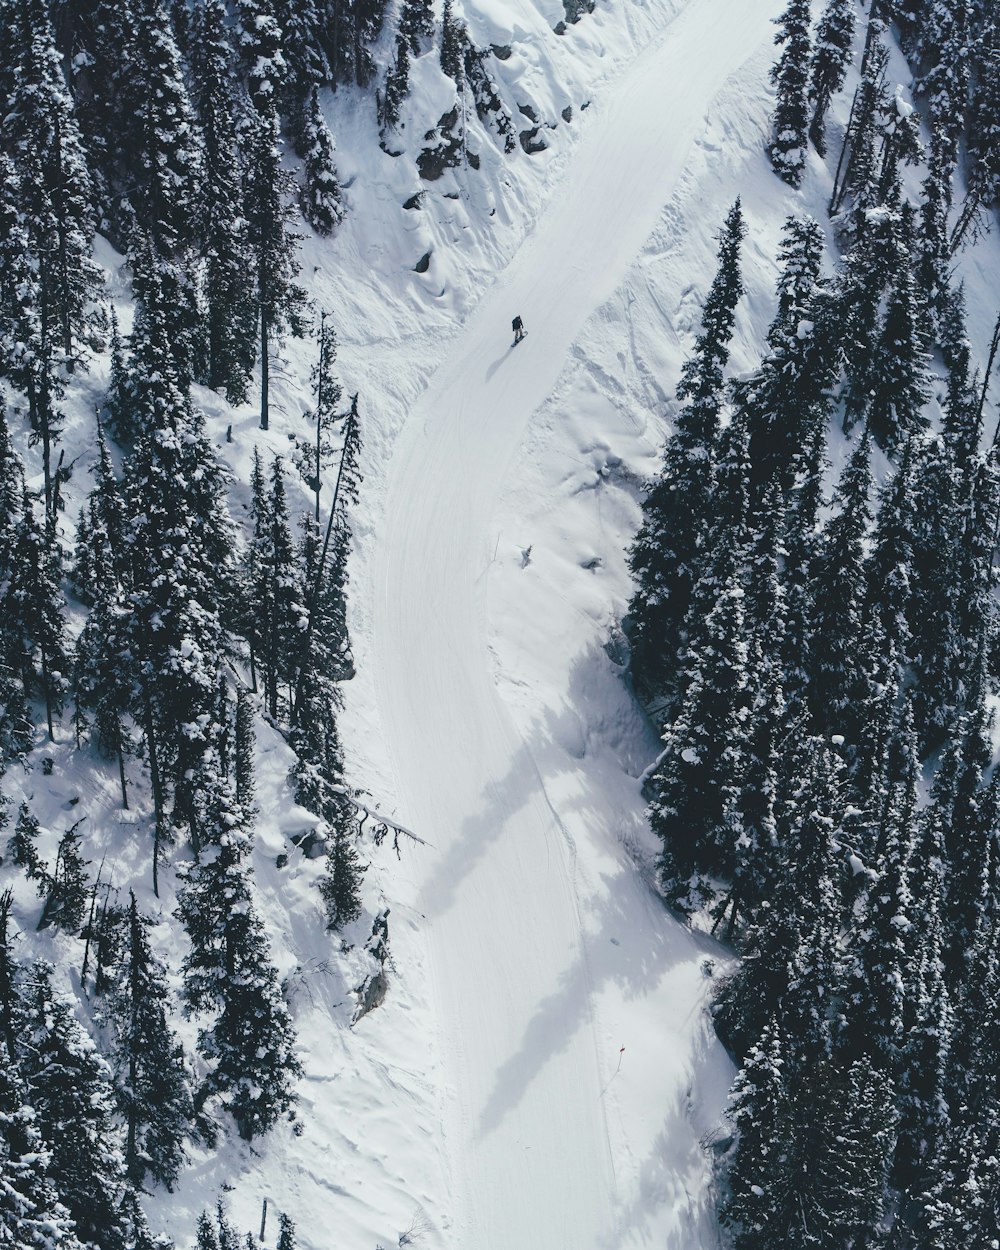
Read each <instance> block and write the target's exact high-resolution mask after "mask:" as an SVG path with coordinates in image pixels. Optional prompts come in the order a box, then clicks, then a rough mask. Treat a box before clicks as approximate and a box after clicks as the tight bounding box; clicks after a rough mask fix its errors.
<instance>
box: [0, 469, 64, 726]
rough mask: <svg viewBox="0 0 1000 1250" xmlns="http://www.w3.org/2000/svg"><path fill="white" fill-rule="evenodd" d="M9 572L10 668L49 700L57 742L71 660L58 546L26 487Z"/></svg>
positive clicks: (5, 600) (0, 593)
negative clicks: (57, 719)
mask: <svg viewBox="0 0 1000 1250" xmlns="http://www.w3.org/2000/svg"><path fill="white" fill-rule="evenodd" d="M12 537H13V540H14V543H13V551H12V552H11V560H12V567H11V576H10V579H9V581H8V582H7V584H6V586H4V585H3V584H2V583H0V604H2V607H3V611H4V614H5V616H6V622H5V629H4V633H5V635H6V645H7V648H8V651H7V657H8V662H9V663H10V665H11V667H12V668H14V669H15V670H16V671H17V672H18V673H19V675H20V678H21V683H22V686H23V689H24V691H25V694H27V695H31V694H32V693H34V692H36V691H37V692H38V693H39V694H40V695H41V696H42V698H43V699H44V700H45V717H46V722H47V725H48V735H49V741H50V742H52V741H55V729H54V716H55V714H56V713H57V712H60V711H61V710H62V703H63V695H64V693H65V689H66V674H67V673H68V671H69V660H68V657H67V654H66V641H65V621H64V607H65V601H64V599H63V594H62V586H61V569H60V566H59V556H60V551H59V548H58V545H57V544H56V543H55V542H53V541H52V539H51V537H50V535H49V533H48V532H47V531H46V530H45V529H43V528H42V526H41V525H40V524H39V522H38V520H37V518H36V516H35V509H34V501H33V499H32V497H31V495H30V494H29V493H28V491H27V490H25V491H24V495H23V498H22V500H21V507H20V516H19V518H18V521H17V524H16V527H15V529H14V531H13V534H12Z"/></svg>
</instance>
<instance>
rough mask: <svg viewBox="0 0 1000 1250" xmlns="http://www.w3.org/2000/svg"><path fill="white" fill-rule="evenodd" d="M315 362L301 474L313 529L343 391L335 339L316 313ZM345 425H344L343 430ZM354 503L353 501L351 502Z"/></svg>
mask: <svg viewBox="0 0 1000 1250" xmlns="http://www.w3.org/2000/svg"><path fill="white" fill-rule="evenodd" d="M316 340H317V343H316V345H317V348H318V353H317V358H316V363H315V364H314V365H313V368H312V376H311V381H312V393H313V399H314V401H315V405H316V406H315V411H314V413H313V414H311V415H310V419H311V420H313V421H314V422H315V439H314V441H313V444H312V447H311V448H310V452H309V459H308V461H307V462H306V463H308V470H307V471H305V472H304V473H303V476H304V477H305V479H306V481H307V482H308V483H309V484H310V486H311V487H312V489H313V495H314V498H315V500H316V526H317V528H318V527H319V523H320V507H319V504H320V494H321V492H322V489H323V472H324V470H325V469H326V467H327V465H328V464H329V462H330V460H331V458H332V457H333V455H334V452H335V450H336V447H335V445H334V443H333V441H332V437H331V436H332V434H333V430H334V428H335V426H336V424H337V422H338V421H339V420H340V419H341V416H342V414H341V413H340V412H338V411H337V410H338V408H339V407H340V401H341V398H342V396H343V393H344V392H343V388H342V387H341V385H340V383H339V382H338V381H337V378H336V375H335V373H334V371H333V370H334V365H335V364H336V362H337V335H336V332H335V330H334V328H333V326H332V325H331V324H330V323H329V319H328V317H327V314H326V313H325V312H321V313H320V317H319V326H318V327H317V329H316ZM346 428H347V423H345V429H346ZM355 502H356V500H355Z"/></svg>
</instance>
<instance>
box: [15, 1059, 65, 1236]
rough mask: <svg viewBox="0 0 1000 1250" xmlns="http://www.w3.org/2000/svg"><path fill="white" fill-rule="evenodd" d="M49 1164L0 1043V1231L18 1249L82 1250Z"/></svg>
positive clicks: (21, 1085)
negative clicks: (53, 1179)
mask: <svg viewBox="0 0 1000 1250" xmlns="http://www.w3.org/2000/svg"><path fill="white" fill-rule="evenodd" d="M50 1160H51V1154H50V1152H49V1150H48V1149H47V1147H46V1145H45V1143H44V1142H43V1141H42V1139H41V1136H40V1134H39V1131H38V1122H37V1117H36V1115H35V1112H34V1109H33V1108H32V1107H31V1106H30V1104H29V1103H28V1095H27V1091H26V1090H25V1087H24V1081H23V1078H22V1076H21V1073H20V1070H19V1065H18V1064H17V1062H16V1060H15V1058H14V1057H13V1056H12V1054H11V1053H10V1050H9V1047H8V1043H7V1042H6V1041H4V1040H0V1228H2V1229H3V1230H4V1241H5V1243H6V1244H8V1245H11V1246H15V1247H17V1248H18V1250H21V1248H22V1247H23V1250H82V1247H81V1245H80V1242H79V1241H78V1240H77V1237H76V1233H75V1231H74V1227H73V1221H72V1219H71V1218H70V1215H69V1212H68V1211H67V1210H66V1208H65V1207H64V1206H63V1205H62V1203H61V1202H60V1201H59V1199H58V1197H57V1194H56V1189H55V1186H54V1184H53V1182H52V1178H51V1175H50Z"/></svg>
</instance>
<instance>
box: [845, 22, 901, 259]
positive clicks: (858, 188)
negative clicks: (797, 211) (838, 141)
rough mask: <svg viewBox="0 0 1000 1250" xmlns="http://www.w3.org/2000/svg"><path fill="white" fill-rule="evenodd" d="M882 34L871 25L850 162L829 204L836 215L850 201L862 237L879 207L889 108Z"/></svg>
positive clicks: (849, 144) (850, 136)
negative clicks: (871, 213) (869, 215)
mask: <svg viewBox="0 0 1000 1250" xmlns="http://www.w3.org/2000/svg"><path fill="white" fill-rule="evenodd" d="M880 30H881V26H880V24H878V23H875V22H870V23H869V32H870V34H871V36H872V37H871V38H870V39H869V42H868V43H867V45H866V50H865V56H864V60H863V62H862V66H861V82H860V84H859V86H858V91H857V95H856V97H855V104H854V110H853V114H852V120H851V124H850V126H849V127H848V131H847V135H846V136H845V144H846V145H847V158H846V160H845V161H843V169H844V172H843V176H842V178H841V180H840V182H839V184H838V185H837V186H836V187H835V189H834V193H833V198H832V200H831V202H830V211H831V213H833V214H837V213H839V212H840V210H841V208H842V207H843V205H844V201H845V200H848V199H849V201H850V203H851V206H852V209H853V211H852V214H851V223H852V229H853V231H854V234H855V235H858V234H860V233H862V231H863V228H864V223H865V220H866V214H867V213H868V210H869V209H872V208H875V207H876V206H877V204H878V203H879V185H880V183H881V175H882V168H881V161H880V155H881V141H882V133H883V129H884V119H885V117H886V115H887V113H888V111H889V108H890V104H889V98H888V94H887V91H886V82H885V75H886V66H887V64H888V60H889V52H888V49H887V48H886V46H885V44H884V43H883V42H882V39H881V35H880Z"/></svg>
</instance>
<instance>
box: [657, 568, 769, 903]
mask: <svg viewBox="0 0 1000 1250" xmlns="http://www.w3.org/2000/svg"><path fill="white" fill-rule="evenodd" d="M742 600H743V590H742V586H741V585H740V581H739V577H738V574H737V573H736V571H735V570H733V571H732V573H730V575H729V577H728V578H727V579H726V580H725V582H724V583H723V584H722V585H721V586H720V589H719V596H718V600H717V602H716V604H715V606H714V607H713V609H712V611H711V612H710V613H709V615H708V617H707V619H706V620H705V622H704V631H703V634H702V636H700V637H698V638H697V639H694V638H692V640H691V642H690V643H689V645H688V650H687V655H686V657H685V660H684V667H685V669H686V677H687V693H686V695H685V698H684V701H683V703H682V705H681V707H680V710H679V714H678V716H677V718H676V719H675V720H674V722H673V724H672V725H671V726H670V728H669V729H668V731H667V733H666V735H665V739H664V741H665V744H666V746H665V750H664V752H663V756H662V758H661V761H660V764H659V765H658V767H657V769H656V771H655V772H654V774H653V776H652V778H651V780H650V783H649V788H650V790H651V792H652V795H653V798H652V801H651V803H650V807H649V818H650V823H651V824H652V826H653V829H654V831H655V832H656V833H657V834H658V836H659V837H660V838H661V839H662V841H663V844H664V850H663V858H662V876H663V884H664V888H665V889H666V892H667V897H668V898H669V899H670V900H671V902H673V903H675V904H676V905H677V906H679V907H681V908H682V909H687V908H691V907H695V906H697V905H698V903H699V902H700V895H701V886H700V883H699V880H698V874H700V873H707V874H715V873H720V874H722V875H724V876H728V875H730V874H731V873H732V870H733V860H734V848H735V844H736V840H737V838H738V836H739V809H738V795H739V777H740V773H741V769H742V763H743V748H744V739H745V728H744V726H745V721H746V716H747V711H748V708H749V704H750V695H749V691H748V689H747V675H746V662H747V652H746V643H745V640H744V619H743V603H742Z"/></svg>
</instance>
